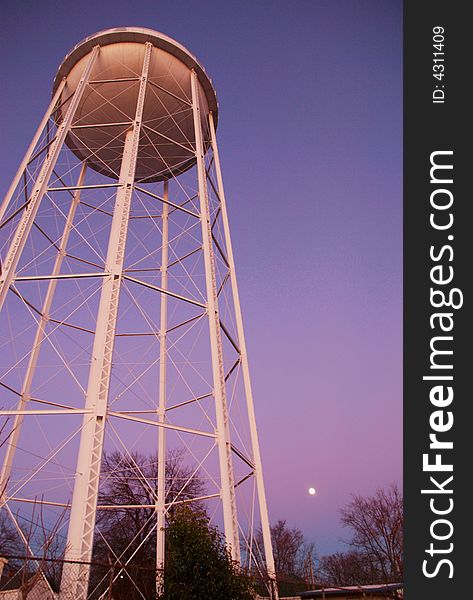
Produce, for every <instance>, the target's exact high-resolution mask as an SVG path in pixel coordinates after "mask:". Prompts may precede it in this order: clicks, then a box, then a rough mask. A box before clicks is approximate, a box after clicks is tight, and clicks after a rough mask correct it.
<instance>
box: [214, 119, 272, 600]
mask: <svg viewBox="0 0 473 600" xmlns="http://www.w3.org/2000/svg"><path fill="white" fill-rule="evenodd" d="M209 121H210V135H211V144H212V150H213V157H214V162H215V171H216V174H217V187H218V195H219V199H220V210H221V215H222V223H223V230H224V235H225V246H226V250H227V259H228V263H229V266H230V281H231V286H232V294H233V305H234V309H235V321H236V328H237V333H238V344H239V348H240V358H241V367H242V374H243V382H244V387H245V395H246V405H247V410H248V420H249V425H250V434H251V447H252V451H253V462H254V465H255V477H256V488H257V491H258V501H259V510H260V518H261V529H262V532H263V543H264V554H265V559H266V568H267V571H268V578H269V581H270V587H271V593H272V598H274V599H277V598H278V590H277V584H276V571H275V568H274V556H273V547H272V543H271V529H270V525H269V517H268V507H267V503H266V492H265V487H264V479H263V466H262V462H261V453H260V448H259V440H258V430H257V428H256V418H255V408H254V403H253V392H252V390H251V381H250V370H249V365H248V355H247V351H246V341H245V331H244V328H243V318H242V313H241V305H240V296H239V293H238V283H237V277H236V270H235V260H234V257H233V248H232V240H231V237H230V226H229V222H228V213H227V206H226V202H225V191H224V187H223V179H222V171H221V169H220V159H219V155H218V147H217V138H216V135H215V124H214V121H213V115H212V114H210V117H209Z"/></svg>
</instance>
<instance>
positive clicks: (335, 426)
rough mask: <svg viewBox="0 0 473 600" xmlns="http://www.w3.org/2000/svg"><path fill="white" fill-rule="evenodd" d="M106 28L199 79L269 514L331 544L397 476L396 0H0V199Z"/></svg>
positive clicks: (330, 547) (326, 547)
mask: <svg viewBox="0 0 473 600" xmlns="http://www.w3.org/2000/svg"><path fill="white" fill-rule="evenodd" d="M119 26H143V27H149V28H152V29H157V30H158V31H162V32H164V33H166V34H167V35H169V36H171V37H173V38H175V39H176V40H178V41H179V42H181V43H182V44H184V45H185V46H186V47H187V48H188V49H189V50H190V51H191V52H193V53H194V54H195V55H196V56H197V57H198V58H199V60H200V61H201V62H202V63H203V65H204V66H205V68H206V70H207V72H208V73H209V75H210V76H211V77H212V80H213V83H214V85H215V87H216V90H217V95H218V98H219V102H220V119H219V131H218V134H219V143H220V153H221V160H222V168H223V175H224V180H225V184H226V191H227V197H228V203H229V212H230V219H231V227H232V233H233V238H234V246H235V253H236V260H237V271H238V276H239V281H240V292H241V299H242V305H243V310H244V318H245V324H246V331H247V338H248V346H249V353H250V360H251V367H252V376H253V385H254V391H255V401H256V409H257V417H258V422H259V428H260V439H261V445H262V453H263V461H264V468H265V477H266V485H267V493H268V502H269V511H270V516H271V520H272V521H275V520H276V519H279V518H282V519H286V520H287V522H288V524H289V525H290V526H297V527H300V528H301V529H302V530H303V532H304V534H305V535H306V536H307V538H308V539H310V540H311V541H315V543H316V545H317V548H318V551H319V553H326V552H331V551H335V550H339V549H341V546H340V542H339V539H340V538H341V537H347V535H348V533H347V532H345V531H343V530H342V529H341V528H340V524H339V509H340V508H341V507H342V506H343V505H344V504H345V503H346V502H347V501H348V500H349V499H350V494H351V493H361V494H370V493H372V492H374V491H375V489H376V488H377V487H379V486H386V485H389V484H390V483H391V482H398V483H401V478H402V354H401V352H402V303H401V299H402V289H401V281H402V266H401V265H402V262H401V244H402V226H401V222H402V221H401V220H402V208H401V207H402V204H401V198H402V170H401V169H402V167H401V164H402V163H401V161H402V154H401V148H402V121H401V119H402V79H401V77H402V3H401V2H400V1H397V0H323V1H320V0H312V1H310V0H292V1H289V0H258V1H250V0H235V1H233V2H221V1H220V2H218V1H217V0H213V1H212V0H199V1H196V0H187V1H182V0H180V1H179V0H167V1H163V0H155V1H153V2H151V1H144V0H135V1H134V2H131V3H130V2H129V1H124V0H114V1H113V2H112V1H108V0H102V1H100V2H97V1H93V2H92V1H91V0H82V1H81V2H72V1H71V0H62V1H57V0H48V1H46V0H39V1H28V0H16V1H13V0H4V1H3V2H2V8H1V10H0V39H1V43H2V53H1V57H0V69H1V81H2V86H1V88H2V89H1V93H0V108H1V115H2V117H1V119H0V164H1V165H2V176H1V181H0V194H1V195H3V193H4V192H5V191H6V188H7V187H8V185H9V182H10V180H11V178H12V177H13V175H14V172H15V170H16V168H17V166H18V163H19V161H20V160H21V158H22V155H23V153H24V151H25V149H26V147H27V145H28V143H29V141H30V140H31V137H32V135H33V132H34V131H35V129H36V127H37V124H38V122H39V120H40V118H41V116H42V114H43V112H44V110H45V108H46V106H47V104H48V102H49V98H50V90H51V85H52V80H53V77H54V75H55V72H56V69H57V67H58V66H59V64H60V63H61V61H62V59H63V57H64V55H65V54H66V53H67V52H68V51H69V50H70V49H71V48H72V46H74V45H75V44H76V43H77V42H79V41H80V40H81V39H83V38H84V37H86V36H88V35H90V34H91V33H94V32H96V31H98V30H101V29H106V28H109V27H119ZM312 485H313V486H314V487H316V488H317V490H318V494H317V495H316V496H309V495H308V492H307V490H308V487H309V486H312Z"/></svg>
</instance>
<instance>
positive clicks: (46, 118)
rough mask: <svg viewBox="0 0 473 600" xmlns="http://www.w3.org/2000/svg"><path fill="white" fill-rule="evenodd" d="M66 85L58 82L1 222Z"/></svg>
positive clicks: (5, 203)
mask: <svg viewBox="0 0 473 600" xmlns="http://www.w3.org/2000/svg"><path fill="white" fill-rule="evenodd" d="M65 85H66V80H65V79H64V78H63V79H61V80H60V81H59V82H58V87H57V90H56V91H55V93H54V94H53V98H52V100H51V102H50V104H49V106H48V109H47V111H46V112H45V114H44V117H43V118H42V120H41V123H40V124H39V127H38V129H37V130H36V133H35V135H34V136H33V139H32V140H31V144H30V145H29V147H28V150H27V151H26V154H25V157H24V158H23V160H22V161H21V164H20V166H19V167H18V171H17V172H16V175H15V177H14V178H13V181H12V182H11V185H10V187H9V188H8V191H7V193H6V196H5V199H4V200H3V202H2V206H1V208H0V223H1V222H2V221H3V217H4V215H5V211H6V210H7V208H8V205H9V204H10V201H11V199H12V196H13V194H14V192H15V190H16V188H17V186H18V183H19V182H20V179H21V177H22V175H23V173H24V171H25V169H26V166H27V165H28V163H29V161H30V160H31V157H32V156H33V152H34V150H35V148H36V145H37V144H38V142H39V140H40V139H41V134H42V133H43V131H44V128H45V127H46V124H47V122H48V121H49V119H50V118H51V115H52V114H53V112H54V109H55V107H56V105H57V103H58V100H59V98H60V96H61V94H62V90H63V89H64V86H65Z"/></svg>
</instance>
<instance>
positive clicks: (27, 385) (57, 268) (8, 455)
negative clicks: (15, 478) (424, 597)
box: [0, 163, 86, 507]
mask: <svg viewBox="0 0 473 600" xmlns="http://www.w3.org/2000/svg"><path fill="white" fill-rule="evenodd" d="M85 172H86V166H85V163H84V164H83V165H82V168H81V171H80V174H79V178H78V180H77V185H78V186H81V185H82V184H83V182H84V177H85ZM79 202H80V190H76V192H75V194H74V196H73V199H72V202H71V206H70V207H69V213H68V215H67V219H66V224H65V225H64V231H63V233H62V237H61V241H60V242H59V246H58V253H57V255H56V260H55V261H54V266H53V270H52V276H53V277H54V276H56V275H59V273H60V272H61V267H62V263H63V260H64V257H65V256H66V248H67V242H68V240H69V235H70V233H71V229H72V225H73V222H74V215H75V214H76V209H77V206H78V204H79ZM57 282H58V280H57V279H54V278H53V279H50V280H49V284H48V289H47V291H46V296H45V298H44V303H43V306H42V309H41V317H40V320H39V323H38V329H37V330H36V335H35V339H34V342H33V349H32V351H31V354H30V358H29V361H28V366H27V368H26V374H25V379H24V381H23V386H22V389H21V397H20V400H19V402H18V405H17V410H18V411H23V410H24V409H25V408H26V406H27V404H28V402H29V399H30V393H31V385H32V383H33V377H34V374H35V371H36V364H37V362H38V357H39V353H40V350H41V345H42V343H43V340H44V336H45V331H46V325H47V323H48V321H49V311H50V310H51V305H52V302H53V298H54V294H55V292H56V286H57ZM23 419H24V415H23V414H17V415H16V416H15V418H14V420H13V425H12V429H11V434H10V436H9V437H8V438H7V443H6V446H7V449H6V452H5V458H4V460H3V467H2V472H1V474H0V507H1V506H3V504H4V502H5V501H6V494H5V491H6V488H7V485H8V480H9V478H10V474H11V470H12V465H13V458H14V456H15V450H16V448H17V446H18V439H19V437H20V432H21V427H22V424H23Z"/></svg>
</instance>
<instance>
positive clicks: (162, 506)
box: [156, 181, 169, 598]
mask: <svg viewBox="0 0 473 600" xmlns="http://www.w3.org/2000/svg"><path fill="white" fill-rule="evenodd" d="M163 196H164V200H165V202H164V203H163V211H162V215H161V231H162V250H161V287H162V289H163V290H167V288H168V263H169V247H168V244H169V204H168V203H167V201H168V199H169V183H168V181H165V182H164V194H163ZM167 313H168V296H167V294H165V293H162V294H161V315H160V332H159V343H160V349H159V407H158V421H159V423H164V422H165V419H166V405H167V402H166V367H167V360H166V352H167V326H168V319H167ZM156 512H157V523H156V532H157V533H156V597H157V598H159V596H160V595H161V594H162V593H163V591H164V588H163V585H164V577H163V576H164V572H163V570H164V558H165V557H164V550H165V531H164V528H165V525H166V522H165V514H166V429H165V428H164V427H159V428H158V498H157V501H156Z"/></svg>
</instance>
